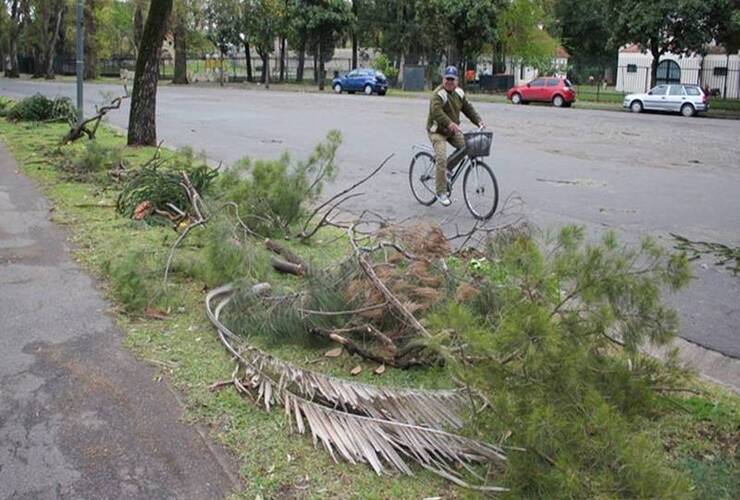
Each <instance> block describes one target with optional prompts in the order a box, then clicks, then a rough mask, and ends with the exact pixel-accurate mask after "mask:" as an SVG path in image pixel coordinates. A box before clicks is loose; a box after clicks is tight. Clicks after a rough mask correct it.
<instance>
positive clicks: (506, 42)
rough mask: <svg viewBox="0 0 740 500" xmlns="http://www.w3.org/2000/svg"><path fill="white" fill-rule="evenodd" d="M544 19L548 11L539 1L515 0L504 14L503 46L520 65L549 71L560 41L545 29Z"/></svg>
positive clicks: (501, 28)
mask: <svg viewBox="0 0 740 500" xmlns="http://www.w3.org/2000/svg"><path fill="white" fill-rule="evenodd" d="M544 19H545V11H544V9H543V7H542V4H541V3H540V2H539V1H537V0H513V2H512V3H511V4H509V5H508V6H507V7H506V9H505V10H504V11H503V13H502V14H501V16H500V20H499V30H498V40H499V42H500V43H499V46H500V47H501V48H502V50H503V51H504V53H505V54H508V55H509V56H511V58H512V60H513V61H515V62H516V63H518V64H519V65H520V67H524V66H532V67H534V68H537V69H538V70H540V71H545V70H546V69H549V68H550V67H551V66H552V58H553V56H554V55H555V50H556V49H557V47H558V42H557V40H555V39H554V38H552V37H551V36H550V35H549V34H548V33H547V31H545V30H544V29H543V28H542V26H543V23H544Z"/></svg>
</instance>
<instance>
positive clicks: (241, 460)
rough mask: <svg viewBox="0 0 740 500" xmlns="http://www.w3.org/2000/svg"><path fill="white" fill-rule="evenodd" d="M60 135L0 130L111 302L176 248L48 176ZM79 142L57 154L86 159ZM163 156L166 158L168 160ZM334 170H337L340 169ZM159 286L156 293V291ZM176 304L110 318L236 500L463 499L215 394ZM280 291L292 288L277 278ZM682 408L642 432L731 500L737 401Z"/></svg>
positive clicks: (224, 368) (211, 344) (207, 364)
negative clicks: (340, 455) (141, 267)
mask: <svg viewBox="0 0 740 500" xmlns="http://www.w3.org/2000/svg"><path fill="white" fill-rule="evenodd" d="M65 131H66V127H65V126H64V125H58V124H56V125H53V124H44V125H39V124H29V123H24V124H16V125H14V124H10V123H8V122H6V121H4V120H0V138H2V140H3V141H4V142H5V143H6V144H7V145H8V146H9V148H10V150H11V151H12V153H13V154H14V156H15V157H16V158H17V160H18V164H19V168H20V169H21V171H22V172H23V173H25V174H27V175H28V176H30V177H32V178H33V179H35V180H36V181H38V183H39V184H40V186H41V189H42V190H43V192H44V194H45V195H46V196H48V197H49V198H50V199H51V200H52V202H53V203H54V207H55V210H54V212H53V215H52V218H53V220H54V221H55V222H57V223H59V224H62V225H64V226H65V227H66V228H67V229H68V230H69V232H70V235H71V239H72V241H73V242H74V246H75V249H76V250H75V256H76V257H77V259H78V260H79V262H81V264H82V265H84V266H85V267H86V268H87V269H88V270H90V271H91V272H92V273H93V274H95V275H96V276H97V277H98V278H100V280H101V282H102V283H103V285H104V287H105V291H106V293H107V294H108V296H109V297H110V298H111V300H112V301H114V302H115V301H116V296H115V291H114V289H113V287H112V286H111V281H110V280H111V276H110V274H109V273H110V269H111V266H112V264H115V263H117V262H121V260H122V259H125V258H126V256H128V255H130V254H132V253H136V252H145V253H146V254H147V255H149V256H151V259H152V260H153V262H154V263H155V264H157V263H158V264H159V266H160V267H161V268H163V266H164V258H165V257H166V254H167V252H168V250H169V247H170V245H171V244H172V242H173V241H174V238H175V237H176V233H175V232H174V231H172V229H170V228H168V227H164V226H147V225H144V224H140V223H134V222H132V221H129V220H126V219H124V218H122V217H120V216H118V215H117V214H116V213H115V211H114V208H113V207H112V206H113V205H114V202H115V198H116V195H117V191H116V189H114V188H111V187H107V186H102V185H100V184H85V183H77V182H71V181H68V180H66V179H65V178H64V176H63V175H62V174H61V172H60V170H59V169H58V168H56V166H55V165H56V164H57V162H58V160H59V158H60V155H59V151H58V148H59V147H60V146H59V138H60V137H61V136H62V135H63V133H64V132H65ZM98 141H100V142H101V143H103V144H106V145H111V146H114V145H121V144H123V142H124V139H123V137H122V135H121V134H120V133H117V132H115V131H112V130H111V129H109V128H103V129H101V130H100V131H99V134H98ZM83 147H84V141H80V142H79V143H78V144H75V145H72V146H65V148H73V149H74V148H83ZM152 153H153V149H152V148H135V149H131V148H125V149H124V153H123V154H124V157H125V158H126V159H127V161H129V162H130V163H131V164H133V165H137V164H140V163H141V162H143V161H145V160H146V159H148V158H149V157H151V155H152ZM164 154H165V155H173V154H174V153H172V152H169V151H165V152H164ZM340 168H341V167H340ZM336 236H339V235H337V234H333V233H331V232H326V233H321V234H320V235H319V237H317V238H316V241H314V242H313V243H312V244H311V245H310V246H306V245H300V244H295V243H291V242H288V243H287V244H288V245H289V246H290V247H291V248H292V249H293V250H294V251H296V252H297V253H300V254H301V255H302V256H303V257H304V258H305V259H307V260H309V261H311V262H314V263H315V264H316V265H321V264H326V263H330V262H334V261H336V260H337V259H339V258H340V257H341V256H343V255H345V252H346V250H347V247H346V246H345V245H346V242H343V240H338V241H337V240H336ZM197 240H198V238H197V236H195V235H194V237H193V238H192V239H191V238H188V240H186V242H185V244H184V245H183V247H182V249H181V250H180V251H179V252H178V254H177V257H176V263H175V265H176V267H178V268H179V269H187V267H188V264H189V261H190V259H191V258H195V257H197V256H198V255H199V249H198V248H197V247H196V246H195V245H196V244H197ZM158 280H159V275H157V276H156V280H155V281H154V282H153V283H152V285H153V286H157V285H158ZM172 280H173V283H174V287H172V289H174V290H176V293H172V292H170V293H167V294H164V295H162V296H161V297H160V300H159V301H158V302H157V304H156V306H157V307H159V308H162V309H165V310H167V311H168V318H167V319H166V320H154V319H150V318H147V317H144V316H140V315H135V314H128V313H125V311H124V310H123V307H122V306H120V305H119V306H118V307H117V314H116V318H117V320H118V324H119V325H120V327H121V329H122V331H123V332H124V334H125V342H124V343H125V345H126V346H127V347H128V348H130V349H132V350H133V351H134V352H135V353H137V355H138V356H139V357H140V358H141V359H142V360H144V361H145V362H148V363H152V364H154V365H155V366H157V367H158V368H159V370H160V371H161V374H162V375H163V376H165V377H166V378H168V379H169V380H170V381H171V383H172V384H173V385H174V386H175V387H176V388H178V389H179V390H180V391H181V393H182V394H183V395H184V400H185V404H186V407H187V410H186V414H185V418H186V419H187V420H188V421H200V422H204V423H206V424H208V425H209V426H210V428H211V431H212V436H213V437H214V439H217V440H218V441H220V442H222V443H225V444H226V445H227V446H228V447H229V448H230V449H231V450H232V451H233V453H234V454H235V455H236V457H237V460H238V464H239V468H240V473H241V476H242V478H243V480H244V484H245V488H244V491H242V492H240V493H238V494H237V495H236V497H238V498H255V497H256V496H258V495H260V496H262V497H263V498H276V497H280V498H282V497H291V496H294V497H300V498H304V497H305V498H363V499H364V498H370V499H373V498H378V499H381V498H424V497H429V496H442V497H445V498H455V497H465V496H469V495H470V493H469V492H467V491H464V490H461V489H459V488H457V487H453V486H451V485H450V484H449V483H446V482H444V481H442V480H441V479H439V478H437V477H436V476H433V475H431V474H429V473H426V472H425V471H422V470H417V472H416V474H417V475H416V476H415V477H399V476H391V477H378V476H376V475H375V474H374V473H373V472H372V470H371V469H369V468H368V467H365V466H362V465H359V466H352V465H349V464H346V463H340V464H335V463H333V461H332V460H331V458H330V456H329V455H328V454H327V453H326V452H324V451H323V450H322V449H314V448H313V446H312V444H311V440H310V437H307V436H297V435H296V434H295V433H293V432H292V431H291V429H290V427H289V424H288V421H287V420H286V418H285V417H284V416H283V414H282V413H281V412H280V411H273V412H272V413H267V412H265V411H264V410H262V409H261V408H258V407H256V406H254V405H253V404H252V403H251V402H250V401H248V400H247V399H245V398H243V397H241V396H239V395H238V394H236V393H235V391H234V390H233V389H231V388H229V387H226V388H223V389H221V390H217V391H213V390H210V389H209V388H208V386H209V385H210V384H212V383H214V382H216V381H220V380H226V379H228V378H229V377H230V374H231V371H232V369H233V364H232V362H231V360H230V357H229V356H228V355H227V354H226V352H225V350H224V348H223V346H222V345H221V344H220V343H219V342H218V340H217V338H216V335H215V332H214V331H213V329H212V328H211V326H210V323H209V322H208V320H207V318H206V317H205V314H204V306H203V298H204V294H203V285H202V283H199V282H197V281H194V280H193V279H191V278H188V277H187V276H186V273H185V272H181V271H176V272H174V273H173V275H172ZM271 281H274V282H276V283H278V284H280V285H284V286H294V285H296V284H297V283H298V281H297V279H296V278H293V277H289V276H284V275H278V274H275V275H274V276H272V277H271ZM270 350H271V352H272V353H273V354H275V355H277V356H279V357H282V358H283V359H286V360H288V361H291V362H294V363H297V364H300V365H303V366H307V367H310V368H311V369H314V370H320V371H324V372H326V373H331V374H334V375H338V376H348V374H349V371H350V370H351V369H352V368H353V367H354V366H356V365H358V364H359V365H361V366H363V367H364V368H365V369H364V370H363V372H362V373H361V374H360V375H359V376H357V377H356V378H355V379H356V380H360V381H364V382H369V383H381V384H392V385H401V386H414V387H425V388H435V387H449V386H450V384H451V381H450V380H449V377H448V375H447V372H446V371H445V370H444V369H441V368H437V369H428V370H409V371H402V370H394V369H388V370H386V372H385V374H384V375H382V376H381V377H378V376H376V375H374V374H373V373H372V369H373V368H375V365H374V364H372V363H367V362H364V361H362V360H359V359H356V358H352V357H349V356H347V355H344V356H343V357H340V358H337V359H329V358H326V357H324V356H323V352H324V350H325V349H308V348H306V347H302V346H296V345H290V344H286V345H283V346H278V347H271V348H270ZM690 389H691V390H693V391H698V392H699V393H700V394H693V393H690V395H689V396H688V397H686V396H683V395H681V394H680V393H671V394H670V395H667V396H666V397H665V405H666V409H665V412H663V413H662V415H661V416H660V418H656V419H655V420H646V422H645V431H646V432H649V433H650V434H651V435H652V436H654V437H655V439H660V440H661V442H662V443H663V444H664V449H665V450H666V453H667V454H668V455H669V457H670V459H671V463H672V464H673V466H674V467H675V468H676V469H678V470H680V471H684V473H685V474H686V475H687V477H690V478H691V480H692V481H693V483H694V488H695V491H694V492H693V493H694V494H695V496H696V497H697V498H738V497H740V486H739V485H738V470H737V461H736V460H737V459H736V457H737V453H738V451H737V446H738V438H737V436H738V430H740V398H738V397H737V396H736V395H734V394H730V393H728V392H726V391H723V390H721V389H719V388H716V387H712V386H709V385H705V384H703V383H700V382H698V381H695V382H692V385H691V386H690Z"/></svg>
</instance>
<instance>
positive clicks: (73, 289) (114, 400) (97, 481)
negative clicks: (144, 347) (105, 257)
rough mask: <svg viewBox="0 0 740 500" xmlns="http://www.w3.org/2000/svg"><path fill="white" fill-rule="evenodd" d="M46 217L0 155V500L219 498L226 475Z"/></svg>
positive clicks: (221, 457) (0, 152)
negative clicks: (128, 345) (125, 338)
mask: <svg viewBox="0 0 740 500" xmlns="http://www.w3.org/2000/svg"><path fill="white" fill-rule="evenodd" d="M48 217H49V204H48V203H47V202H46V201H45V200H44V199H42V198H41V196H40V195H39V193H38V192H37V191H36V189H35V188H34V186H33V185H32V183H31V182H30V181H29V180H28V179H26V178H25V177H24V176H22V175H20V174H18V172H17V169H16V166H15V163H14V162H13V161H12V159H11V158H10V156H9V155H8V153H7V151H6V150H5V149H4V148H3V146H2V145H0V499H1V500H5V499H14V500H15V499H18V500H20V499H28V500H31V499H33V500H37V499H38V500H45V499H68V498H69V499H73V498H74V499H83V498H84V499H88V498H89V499H115V500H118V499H129V498H162V499H164V498H183V499H190V498H192V499H197V500H200V499H207V498H224V496H225V495H226V494H228V493H229V492H230V491H232V490H233V489H234V488H235V487H237V484H236V480H233V481H232V480H230V479H229V478H230V477H234V473H233V471H231V469H232V468H233V467H234V466H233V464H231V462H230V460H229V459H228V458H227V457H226V456H225V454H224V453H223V452H222V451H219V450H218V449H217V448H215V447H214V446H213V445H211V444H210V443H209V442H208V441H207V440H206V439H205V438H204V437H202V436H201V434H200V433H199V432H198V431H197V429H196V428H195V427H193V426H190V425H187V424H185V423H182V422H180V421H179V419H180V418H181V416H182V410H183V409H182V407H181V405H180V404H179V403H178V401H177V400H176V398H175V395H174V393H173V392H172V391H170V390H169V389H168V388H167V387H166V383H164V382H162V383H157V382H154V375H155V372H154V370H153V369H151V368H150V367H147V366H145V365H144V364H143V363H141V362H139V361H137V360H136V359H134V357H133V355H132V354H131V353H130V352H129V351H128V350H127V349H125V348H124V347H122V346H121V340H122V334H121V333H120V331H119V330H118V329H117V328H116V327H115V325H114V323H113V321H112V319H111V318H110V317H109V316H108V315H107V314H106V310H107V309H108V308H109V307H110V306H109V304H107V303H106V302H105V301H104V300H103V299H102V298H101V296H100V293H99V292H98V291H97V290H96V286H95V282H94V281H93V280H92V279H91V278H90V277H89V276H88V275H87V274H85V273H84V272H83V271H82V270H80V269H79V267H78V266H77V265H76V264H75V263H74V261H73V260H72V258H71V256H70V254H69V251H68V249H67V245H66V243H65V236H64V234H62V232H61V231H60V230H59V229H57V228H56V227H55V226H54V225H53V224H52V223H51V222H49V220H48ZM234 470H235V469H234Z"/></svg>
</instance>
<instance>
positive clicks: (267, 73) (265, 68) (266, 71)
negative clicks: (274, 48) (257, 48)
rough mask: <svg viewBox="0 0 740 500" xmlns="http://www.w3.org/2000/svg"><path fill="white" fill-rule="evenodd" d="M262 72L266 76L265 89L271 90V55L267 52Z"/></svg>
mask: <svg viewBox="0 0 740 500" xmlns="http://www.w3.org/2000/svg"><path fill="white" fill-rule="evenodd" d="M262 71H263V73H264V75H265V88H266V89H269V88H270V53H269V52H267V55H266V56H265V65H264V66H262Z"/></svg>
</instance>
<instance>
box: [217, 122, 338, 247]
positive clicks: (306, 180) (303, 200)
mask: <svg viewBox="0 0 740 500" xmlns="http://www.w3.org/2000/svg"><path fill="white" fill-rule="evenodd" d="M341 142H342V137H341V134H340V133H339V132H338V131H336V130H332V131H331V132H329V134H328V135H327V137H326V141H325V142H322V143H319V144H318V145H317V146H316V148H315V149H314V151H313V153H312V154H311V156H310V157H309V158H308V159H307V160H306V161H304V162H298V163H295V162H293V161H292V160H291V159H290V157H289V156H288V154H287V153H286V154H284V155H283V156H282V157H280V158H279V159H278V160H256V161H252V160H250V159H249V158H244V159H242V160H240V161H239V162H237V163H236V164H235V165H234V166H232V167H231V168H230V169H228V170H226V171H225V172H223V173H222V174H221V175H220V176H219V178H218V180H217V182H216V186H217V193H218V195H217V197H218V199H219V201H221V202H234V203H236V204H237V205H238V206H239V212H240V216H241V218H242V219H243V220H244V221H245V223H246V224H247V225H248V226H249V227H250V228H251V229H252V230H254V231H256V232H257V233H259V234H262V235H265V236H275V235H279V234H281V233H285V232H286V231H287V230H288V227H289V226H291V225H292V224H294V223H296V222H297V221H298V220H299V219H300V218H301V217H302V216H304V215H305V210H306V207H307V205H309V204H311V203H313V202H315V201H316V200H317V199H318V197H319V196H320V195H321V192H322V189H323V187H324V183H325V182H327V181H331V180H332V179H334V177H335V176H336V165H335V163H334V160H335V158H336V152H337V148H339V145H340V144H341Z"/></svg>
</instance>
